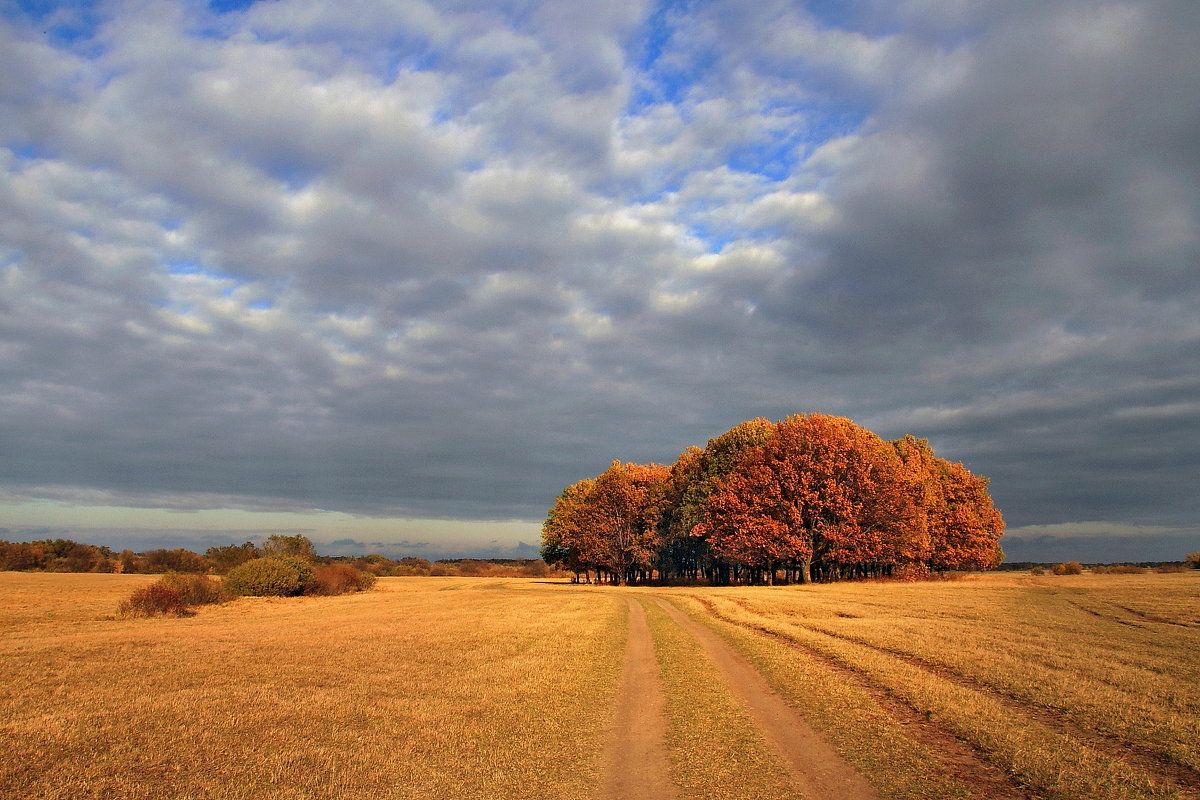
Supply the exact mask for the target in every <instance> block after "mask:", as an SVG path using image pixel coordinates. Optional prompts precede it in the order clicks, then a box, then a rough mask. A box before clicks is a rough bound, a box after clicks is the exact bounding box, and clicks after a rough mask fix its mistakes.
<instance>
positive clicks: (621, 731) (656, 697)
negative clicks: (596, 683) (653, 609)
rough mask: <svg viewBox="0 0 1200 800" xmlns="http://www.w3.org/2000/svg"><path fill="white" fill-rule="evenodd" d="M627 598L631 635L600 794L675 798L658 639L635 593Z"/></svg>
mask: <svg viewBox="0 0 1200 800" xmlns="http://www.w3.org/2000/svg"><path fill="white" fill-rule="evenodd" d="M627 600H628V603H629V641H628V643H627V644H626V645H625V667H624V669H623V671H622V674H621V688H620V689H619V690H618V694H617V716H616V720H615V723H614V725H613V730H612V733H611V735H610V736H609V741H608V747H607V750H606V752H605V759H604V763H605V774H604V785H603V791H602V793H601V798H602V800H632V799H633V798H642V800H673V798H677V797H679V792H678V791H677V790H676V788H675V784H674V783H672V782H671V769H670V759H669V757H668V755H667V745H666V734H667V720H666V716H665V713H664V712H665V709H666V700H665V699H664V698H663V690H662V681H661V680H660V678H659V672H658V661H657V660H656V659H655V657H654V641H653V639H652V638H651V636H650V627H649V626H648V625H647V624H646V612H645V611H644V610H643V609H642V605H641V603H639V602H637V601H636V600H634V599H633V598H632V597H630V598H627Z"/></svg>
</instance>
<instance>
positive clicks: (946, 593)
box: [675, 573, 1200, 798]
mask: <svg viewBox="0 0 1200 800" xmlns="http://www.w3.org/2000/svg"><path fill="white" fill-rule="evenodd" d="M675 594H676V596H677V602H679V603H681V604H682V605H685V606H686V607H687V608H688V610H689V611H691V612H692V613H695V614H704V615H707V616H709V617H710V618H712V621H713V624H715V625H717V626H718V627H719V628H720V629H721V630H722V631H723V632H724V633H725V635H727V636H729V637H730V638H731V640H733V641H735V643H738V644H739V645H740V646H741V647H742V648H743V649H744V650H745V651H746V652H747V654H748V655H750V656H751V657H752V658H754V659H756V660H757V661H758V663H759V664H760V665H761V666H762V667H763V669H764V670H765V671H766V672H767V673H768V675H769V676H770V677H771V678H772V679H773V680H775V682H776V684H777V685H778V686H779V687H780V688H781V689H782V690H783V691H785V693H788V694H790V695H791V696H792V697H793V699H794V700H795V702H796V703H797V704H798V705H800V706H801V707H802V708H804V709H805V710H806V712H807V713H809V714H810V715H811V716H814V717H816V718H817V721H818V722H820V723H822V724H823V725H824V727H825V729H826V730H827V732H828V733H829V735H830V736H831V737H832V738H834V739H835V740H838V739H840V740H842V742H841V744H842V746H843V747H844V748H845V749H846V750H847V755H848V756H850V757H851V758H852V759H855V760H856V761H857V763H859V764H860V766H861V768H862V769H863V770H864V771H865V772H867V773H868V774H869V775H873V776H876V777H877V779H879V780H889V776H890V775H892V774H893V771H892V769H891V768H890V767H888V766H887V765H886V763H873V762H881V761H882V762H886V761H888V760H890V759H891V758H899V757H900V756H901V755H903V753H904V751H905V750H906V749H908V746H907V745H904V744H903V743H902V742H895V741H892V743H891V744H888V743H887V742H888V741H889V740H887V739H886V737H885V738H884V739H880V738H879V737H876V736H875V735H874V734H873V733H872V731H873V730H876V729H877V728H876V726H877V725H878V722H875V723H871V724H868V725H863V724H862V723H863V722H864V721H865V720H866V719H867V718H868V716H869V713H870V708H869V707H868V708H865V709H864V708H862V707H861V706H852V708H853V710H852V711H851V712H850V713H848V714H845V715H841V716H838V715H837V714H836V706H837V702H838V701H837V700H835V699H833V698H835V697H836V693H837V691H839V690H838V687H837V685H836V684H837V682H836V681H835V682H834V683H833V684H832V685H827V686H824V687H823V686H821V685H819V684H820V681H819V680H818V679H817V677H816V676H818V675H819V674H820V668H819V667H817V666H814V665H813V664H811V663H810V664H808V665H807V666H805V667H804V668H803V669H797V668H796V667H797V665H799V664H800V663H802V662H804V661H805V659H813V658H816V659H818V660H820V661H823V662H824V663H826V664H828V665H832V666H836V667H840V668H842V669H846V670H849V671H850V672H851V673H852V674H853V675H855V676H857V679H858V680H860V681H861V682H862V683H863V684H864V685H866V686H870V687H875V688H876V689H878V690H880V691H882V692H883V693H885V694H886V695H889V696H891V697H893V698H896V699H899V700H900V701H902V702H903V703H904V704H905V705H907V706H908V707H909V708H911V709H912V710H915V711H917V712H918V713H920V714H921V715H923V716H924V717H925V718H926V719H929V720H933V721H935V722H936V723H937V724H938V725H939V726H941V727H943V728H945V729H946V730H948V731H950V732H952V733H953V734H955V735H956V736H958V737H960V738H963V739H965V740H967V741H968V742H970V743H971V744H972V745H974V747H975V748H977V750H978V751H979V752H980V753H981V754H982V755H983V756H984V758H986V759H987V760H989V761H991V762H992V763H995V764H996V765H998V766H1000V767H1001V768H1003V769H1004V770H1006V771H1008V772H1009V773H1010V774H1012V775H1013V776H1015V778H1016V780H1017V781H1018V782H1019V783H1021V784H1023V785H1027V786H1030V787H1032V788H1034V789H1035V790H1036V791H1038V792H1040V793H1044V794H1045V795H1046V796H1050V797H1060V798H1152V797H1196V796H1197V795H1200V792H1198V791H1197V789H1198V788H1200V787H1198V786H1197V782H1196V780H1195V778H1196V772H1195V768H1196V767H1197V766H1198V764H1197V753H1200V688H1198V687H1200V681H1197V670H1198V669H1200V627H1198V626H1197V623H1196V622H1195V609H1196V608H1197V607H1198V606H1200V574H1197V573H1190V574H1188V573H1185V574H1178V575H1145V576H1094V577H1093V576H1081V577H1053V578H1051V577H1047V578H1031V577H1028V576H1018V577H1013V576H1005V575H989V576H984V577H980V578H976V579H974V580H966V581H960V582H948V583H921V584H862V583H860V584H840V585H832V586H815V587H794V588H784V589H774V590H769V589H717V590H711V589H708V590H704V591H697V590H675ZM701 601H703V604H702V603H701ZM1122 608H1124V609H1126V610H1122ZM1129 609H1132V610H1129ZM841 683H843V684H845V683H846V681H845V680H843V681H841ZM831 712H832V713H831ZM878 729H879V730H882V728H878ZM864 738H865V739H869V740H870V741H871V742H872V744H873V745H875V746H874V747H873V748H871V751H870V752H866V753H862V752H859V753H855V752H854V748H855V741H858V740H862V739H864ZM918 738H919V737H914V740H913V741H912V742H911V743H910V745H911V747H912V749H913V750H914V751H915V750H916V749H917V748H919V747H920V742H919V741H918V740H917V739H918ZM885 745H886V746H885ZM888 751H891V756H888V755H887V753H888ZM901 774H903V772H902V773H901ZM891 791H892V792H893V793H894V794H896V795H898V796H908V795H909V793H910V792H909V790H907V789H906V788H905V787H904V786H902V785H896V784H895V782H894V781H893V785H892V786H891Z"/></svg>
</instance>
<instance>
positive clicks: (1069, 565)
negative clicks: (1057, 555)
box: [1050, 561, 1083, 575]
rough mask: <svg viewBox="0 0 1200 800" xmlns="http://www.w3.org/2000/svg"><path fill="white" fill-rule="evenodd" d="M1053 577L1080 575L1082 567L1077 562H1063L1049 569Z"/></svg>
mask: <svg viewBox="0 0 1200 800" xmlns="http://www.w3.org/2000/svg"><path fill="white" fill-rule="evenodd" d="M1050 571H1051V572H1053V573H1054V574H1055V575H1082V574H1083V565H1082V564H1080V563H1079V562H1078V561H1065V562H1063V563H1062V564H1055V565H1054V566H1053V567H1051V568H1050Z"/></svg>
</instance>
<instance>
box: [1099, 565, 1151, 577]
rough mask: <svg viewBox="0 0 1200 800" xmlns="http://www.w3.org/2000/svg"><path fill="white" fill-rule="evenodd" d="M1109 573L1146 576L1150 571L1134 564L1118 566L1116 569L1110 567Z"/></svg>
mask: <svg viewBox="0 0 1200 800" xmlns="http://www.w3.org/2000/svg"><path fill="white" fill-rule="evenodd" d="M1108 571H1109V573H1110V574H1112V575H1144V574H1145V573H1147V572H1149V571H1150V570H1148V569H1146V568H1145V567H1138V566H1134V565H1132V564H1117V565H1116V566H1115V567H1109V568H1108Z"/></svg>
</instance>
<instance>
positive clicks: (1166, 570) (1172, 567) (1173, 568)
mask: <svg viewBox="0 0 1200 800" xmlns="http://www.w3.org/2000/svg"><path fill="white" fill-rule="evenodd" d="M1154 571H1155V572H1159V573H1162V574H1163V575H1168V574H1170V573H1172V572H1187V568H1186V567H1184V566H1183V565H1182V564H1163V565H1162V566H1160V567H1159V568H1158V569H1156V570H1154Z"/></svg>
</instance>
